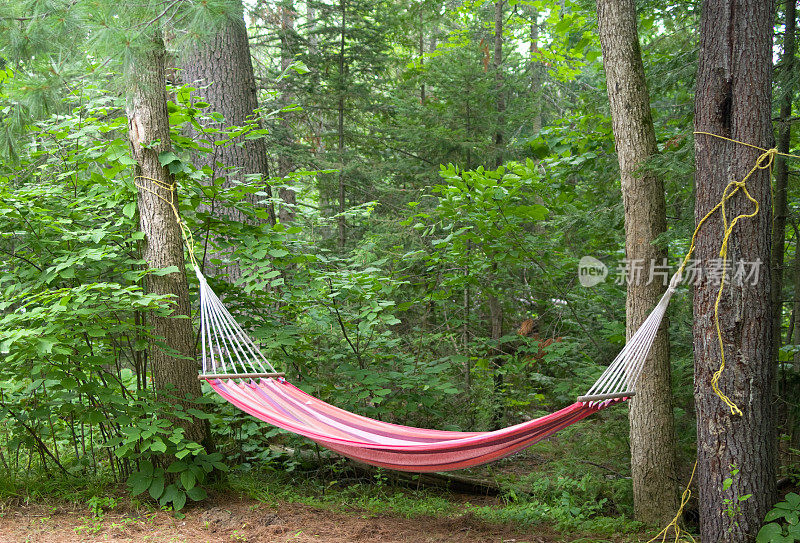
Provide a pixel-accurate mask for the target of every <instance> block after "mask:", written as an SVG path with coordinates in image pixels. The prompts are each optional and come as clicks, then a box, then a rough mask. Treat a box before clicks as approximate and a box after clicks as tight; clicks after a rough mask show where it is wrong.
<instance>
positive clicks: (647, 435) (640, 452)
mask: <svg viewBox="0 0 800 543" xmlns="http://www.w3.org/2000/svg"><path fill="white" fill-rule="evenodd" d="M597 19H598V25H599V30H600V42H601V46H602V50H603V65H604V67H605V71H606V80H607V86H608V98H609V101H610V103H611V117H612V121H613V128H614V141H615V144H616V149H617V156H618V159H619V167H620V175H621V178H622V199H623V203H624V206H625V255H626V258H627V259H628V262H629V263H635V262H641V263H642V267H643V270H642V273H641V275H640V276H639V277H636V276H635V274H632V276H631V277H629V278H628V292H627V295H628V298H627V304H626V310H627V326H626V328H627V335H628V337H630V336H631V335H632V334H633V333H634V332H635V331H636V329H637V328H638V327H639V326H640V325H641V323H642V322H643V321H644V319H645V318H646V317H647V315H648V314H649V313H650V311H652V309H653V306H654V305H655V304H656V303H657V302H658V300H659V298H661V295H662V294H663V292H664V290H665V284H664V281H663V280H662V279H661V277H656V278H654V279H653V280H652V281H650V279H651V277H650V269H651V268H650V266H651V263H655V265H662V263H663V262H664V261H665V259H666V256H667V254H666V250H665V249H664V248H661V247H656V246H655V245H654V244H653V242H654V240H655V239H656V237H657V236H659V235H660V234H662V233H663V232H664V231H665V230H666V216H665V213H666V204H665V200H664V185H663V182H662V181H661V179H660V178H659V177H658V176H657V175H655V174H653V173H650V172H642V171H640V169H641V168H642V166H643V165H644V164H645V162H646V161H647V160H648V158H650V157H651V156H652V155H654V154H655V153H656V152H657V148H656V141H655V131H654V129H653V120H652V117H651V115H650V98H649V96H648V92H647V84H646V81H645V77H644V66H643V64H642V56H641V51H640V49H639V38H638V34H637V23H636V3H635V1H634V0H598V1H597ZM667 328H668V324H667V321H666V319H665V321H664V323H663V324H662V325H661V328H660V329H659V332H658V335H657V336H656V339H655V342H654V343H653V348H652V351H651V353H650V356H649V357H648V359H647V361H646V363H645V367H644V370H643V372H642V375H641V378H640V379H639V383H638V384H637V395H636V397H635V398H634V399H633V400H632V402H631V410H630V425H631V429H630V437H631V474H632V479H633V498H634V513H635V516H636V518H637V520H641V521H644V522H650V523H663V522H669V520H671V519H672V517H673V516H674V514H675V511H676V510H677V506H678V495H677V487H676V484H675V430H674V422H673V415H672V393H671V387H670V366H669V339H668V336H667Z"/></svg>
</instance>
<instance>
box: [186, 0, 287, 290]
mask: <svg viewBox="0 0 800 543" xmlns="http://www.w3.org/2000/svg"><path fill="white" fill-rule="evenodd" d="M231 2H232V12H231V14H230V16H229V17H227V18H226V19H225V21H224V22H223V24H222V25H221V27H220V28H219V30H218V31H217V32H215V33H214V34H213V35H212V36H211V37H210V38H209V39H207V40H206V41H204V42H203V43H199V44H197V46H196V47H193V48H191V49H190V50H188V51H187V52H186V53H185V54H184V55H183V56H182V58H181V59H180V61H181V72H180V73H181V80H182V81H183V82H184V83H186V84H189V85H192V86H193V87H196V88H197V89H198V93H199V94H200V96H202V97H203V98H205V100H206V102H208V104H209V106H210V107H209V110H210V111H215V112H219V113H221V114H222V115H223V117H224V118H225V119H224V121H223V122H221V123H216V122H213V121H209V122H208V123H207V125H206V127H207V128H225V127H227V126H231V125H234V126H242V125H244V124H245V122H246V121H247V119H248V118H250V117H252V115H253V110H255V109H256V108H257V107H258V102H257V100H256V82H255V77H254V75H253V63H252V61H251V59H250V44H249V43H248V41H247V29H246V27H245V24H244V16H243V10H242V4H241V1H240V0H231ZM193 136H195V137H201V138H203V137H205V136H203V135H201V134H193ZM211 137H212V139H213V135H212V136H211ZM240 143H241V145H227V146H221V145H220V146H217V145H211V147H212V148H213V152H212V153H209V154H205V155H202V156H199V157H198V161H199V163H198V166H202V165H206V164H207V165H208V166H210V167H211V168H212V170H213V171H214V174H213V175H212V179H213V178H217V177H223V176H224V177H225V178H226V180H225V182H224V183H223V186H224V187H231V186H234V185H236V184H238V183H242V182H245V176H247V175H251V174H258V175H261V176H262V177H263V179H265V180H266V179H267V178H268V177H269V163H268V160H267V159H268V157H267V145H266V142H265V140H264V139H263V138H258V139H251V140H246V139H243V141H242V142H240ZM219 164H221V165H222V167H220V166H219ZM264 185H265V187H264V190H265V191H266V192H267V193H268V194H271V190H270V188H269V186H268V185H266V183H265V184H264ZM252 198H253V200H252V201H253V203H255V202H256V200H257V199H258V198H257V197H256V196H253V197H252ZM217 206H218V207H217V208H214V209H213V212H215V213H218V214H221V215H223V216H225V217H228V218H230V219H232V220H235V221H244V220H245V217H244V215H243V214H242V213H241V212H240V211H238V210H236V209H233V208H229V207H221V206H219V205H218V204H217ZM269 214H270V219H269V220H270V222H271V223H272V224H274V223H275V213H274V209H273V206H271V205H270V206H269ZM225 271H227V273H228V277H229V279H230V280H235V279H237V278H238V277H239V275H240V273H241V272H240V271H239V267H238V266H236V265H231V266H228V267H226V269H225ZM217 273H219V272H217Z"/></svg>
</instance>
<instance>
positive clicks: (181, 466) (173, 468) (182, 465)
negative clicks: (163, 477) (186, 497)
mask: <svg viewBox="0 0 800 543" xmlns="http://www.w3.org/2000/svg"><path fill="white" fill-rule="evenodd" d="M188 468H189V464H187V463H186V462H183V461H181V460H176V461H175V462H173V463H172V464H170V465H169V467H168V468H167V473H180V472H182V471H183V470H185V469H188Z"/></svg>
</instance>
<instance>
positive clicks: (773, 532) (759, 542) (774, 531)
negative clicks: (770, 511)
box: [756, 522, 783, 543]
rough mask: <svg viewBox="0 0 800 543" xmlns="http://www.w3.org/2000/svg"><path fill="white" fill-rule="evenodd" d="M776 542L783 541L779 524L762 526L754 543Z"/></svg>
mask: <svg viewBox="0 0 800 543" xmlns="http://www.w3.org/2000/svg"><path fill="white" fill-rule="evenodd" d="M777 541H783V530H782V529H781V527H780V524H775V523H774V522H772V523H770V524H765V525H764V526H762V527H761V529H760V530H759V531H758V535H757V536H756V543H775V542H777Z"/></svg>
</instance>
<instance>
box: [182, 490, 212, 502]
mask: <svg viewBox="0 0 800 543" xmlns="http://www.w3.org/2000/svg"><path fill="white" fill-rule="evenodd" d="M186 495H187V496H189V498H191V499H192V501H196V502H199V501H200V500H204V499H206V498H207V497H208V493H206V491H205V490H204V489H203V488H201V487H199V486H196V487H194V488H192V489H191V490H187V491H186Z"/></svg>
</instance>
